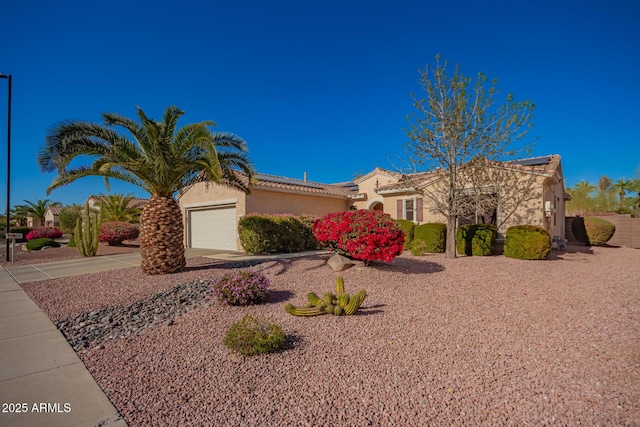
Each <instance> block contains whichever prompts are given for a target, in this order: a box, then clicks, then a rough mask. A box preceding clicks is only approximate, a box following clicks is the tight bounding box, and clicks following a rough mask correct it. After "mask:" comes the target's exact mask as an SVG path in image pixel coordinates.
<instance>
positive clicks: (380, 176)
mask: <svg viewBox="0 0 640 427" xmlns="http://www.w3.org/2000/svg"><path fill="white" fill-rule="evenodd" d="M369 175H370V176H369ZM365 177H366V178H364V179H363V180H362V181H360V180H356V182H357V184H358V192H359V193H363V194H366V195H367V196H366V198H365V200H354V201H353V202H352V203H351V206H353V208H354V209H367V210H370V209H372V208H373V207H374V206H375V205H376V204H377V203H383V204H385V203H386V202H385V200H386V199H385V198H384V197H383V196H381V195H379V194H377V193H376V191H375V190H376V188H377V187H379V186H382V185H388V184H395V183H397V182H398V180H399V179H398V177H396V176H391V175H389V174H386V173H384V172H375V173H373V174H367V175H365ZM394 206H395V205H394ZM386 209H387V206H386V204H385V206H384V209H383V210H384V211H385V212H386ZM394 209H395V208H394Z"/></svg>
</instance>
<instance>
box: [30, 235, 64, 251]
mask: <svg viewBox="0 0 640 427" xmlns="http://www.w3.org/2000/svg"><path fill="white" fill-rule="evenodd" d="M25 246H26V248H27V250H28V251H39V250H40V249H42V248H43V247H45V246H51V247H52V248H59V247H60V243H58V242H56V241H55V240H53V239H50V238H48V237H40V238H38V239H31V240H29V241H28V242H27V244H26V245H25Z"/></svg>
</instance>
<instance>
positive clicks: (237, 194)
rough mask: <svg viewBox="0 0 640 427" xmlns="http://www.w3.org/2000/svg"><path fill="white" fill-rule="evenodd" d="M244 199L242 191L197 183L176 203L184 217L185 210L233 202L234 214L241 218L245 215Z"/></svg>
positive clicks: (206, 183)
mask: <svg viewBox="0 0 640 427" xmlns="http://www.w3.org/2000/svg"><path fill="white" fill-rule="evenodd" d="M246 197H247V196H246V195H245V194H244V193H243V192H242V191H240V190H236V189H234V188H230V187H226V186H222V185H217V184H211V183H208V182H198V183H196V184H194V185H192V186H191V187H190V188H189V189H188V190H187V191H185V192H184V193H182V194H181V195H180V197H179V199H178V203H179V204H180V209H181V210H182V213H183V216H184V213H185V209H187V208H194V207H206V206H215V205H216V204H219V203H221V202H228V201H231V200H233V201H234V203H235V205H236V214H237V215H238V216H242V215H245V214H246Z"/></svg>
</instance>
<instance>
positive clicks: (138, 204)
mask: <svg viewBox="0 0 640 427" xmlns="http://www.w3.org/2000/svg"><path fill="white" fill-rule="evenodd" d="M102 198H103V196H94V195H91V196H89V197H88V198H87V200H89V199H93V200H94V201H95V202H96V203H99V202H100V200H101V199H102ZM148 201H149V199H141V198H139V197H134V198H132V199H131V200H129V203H128V204H127V207H128V208H138V209H142V208H144V205H146V204H147V202H148Z"/></svg>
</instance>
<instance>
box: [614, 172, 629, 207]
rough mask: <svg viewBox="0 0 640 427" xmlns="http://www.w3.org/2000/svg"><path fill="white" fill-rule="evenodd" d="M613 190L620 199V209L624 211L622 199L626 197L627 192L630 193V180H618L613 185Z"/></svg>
mask: <svg viewBox="0 0 640 427" xmlns="http://www.w3.org/2000/svg"><path fill="white" fill-rule="evenodd" d="M612 187H613V189H614V190H615V191H617V192H618V196H619V197H620V209H624V197H625V196H626V195H627V191H632V190H633V188H634V186H633V181H632V180H630V179H624V178H620V179H618V180H617V181H616V182H615V183H614V184H613V185H612Z"/></svg>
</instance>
